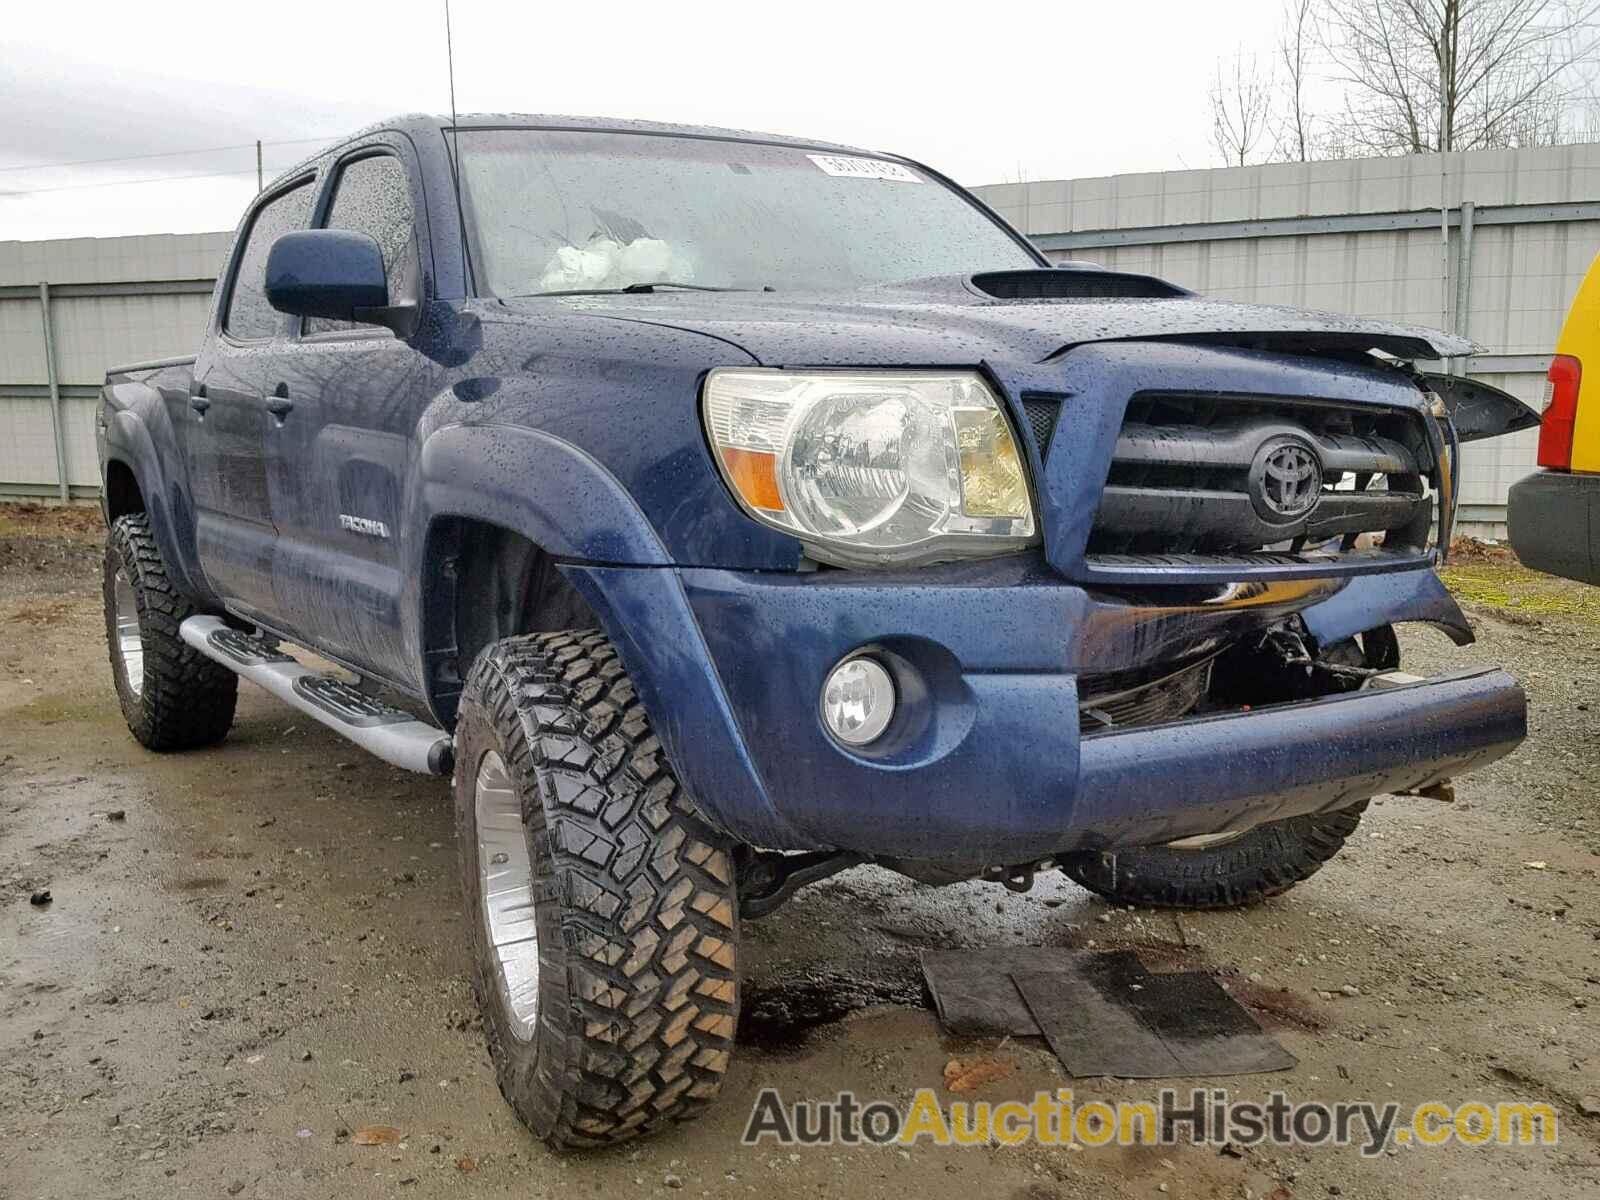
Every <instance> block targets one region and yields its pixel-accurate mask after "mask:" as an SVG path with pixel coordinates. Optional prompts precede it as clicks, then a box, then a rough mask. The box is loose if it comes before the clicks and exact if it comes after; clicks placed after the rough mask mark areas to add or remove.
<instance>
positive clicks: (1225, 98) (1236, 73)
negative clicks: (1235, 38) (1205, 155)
mask: <svg viewBox="0 0 1600 1200" xmlns="http://www.w3.org/2000/svg"><path fill="white" fill-rule="evenodd" d="M1271 115H1272V82H1271V79H1270V77H1264V76H1263V75H1262V72H1261V70H1260V68H1259V67H1258V66H1257V64H1256V60H1255V58H1254V56H1252V55H1247V54H1245V53H1244V52H1243V51H1240V52H1239V53H1238V54H1236V55H1234V57H1233V64H1232V66H1231V68H1228V69H1226V70H1225V69H1224V66H1223V63H1222V62H1221V61H1220V60H1219V61H1218V63H1217V81H1216V83H1215V84H1214V85H1213V86H1212V89H1211V140H1212V141H1213V142H1214V143H1215V144H1216V147H1217V151H1218V153H1220V154H1221V155H1222V161H1223V162H1224V163H1225V164H1226V165H1227V166H1230V167H1242V166H1244V165H1245V164H1246V163H1248V162H1249V161H1250V155H1251V153H1252V152H1253V151H1254V150H1255V148H1256V145H1257V143H1259V142H1260V141H1261V139H1262V137H1263V135H1265V133H1266V132H1267V125H1268V122H1269V120H1270V118H1271Z"/></svg>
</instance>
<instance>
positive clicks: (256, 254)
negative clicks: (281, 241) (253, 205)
mask: <svg viewBox="0 0 1600 1200" xmlns="http://www.w3.org/2000/svg"><path fill="white" fill-rule="evenodd" d="M311 199H312V188H311V181H310V180H309V179H308V180H306V181H305V182H304V183H300V184H296V185H295V186H294V187H292V188H290V189H289V190H288V191H287V192H283V193H281V194H280V195H278V196H276V197H274V198H273V199H272V200H269V201H268V202H267V203H266V204H265V205H264V206H262V208H261V210H260V211H259V212H257V213H256V215H255V220H253V221H251V222H250V230H249V232H248V233H247V234H246V235H245V244H244V251H243V253H241V254H240V255H239V269H238V272H237V273H236V274H235V275H234V277H233V292H232V294H231V295H230V296H229V297H228V312H227V315H226V316H225V317H224V318H223V322H222V327H223V328H224V329H226V330H227V331H228V332H229V333H230V334H232V335H233V336H234V337H236V338H242V339H246V340H248V339H253V338H269V337H271V336H272V335H273V334H275V333H277V332H278V330H279V329H281V328H282V327H283V314H282V313H280V312H279V311H278V310H277V309H275V308H273V307H272V305H270V304H268V303H267V293H266V274H267V254H268V252H270V251H271V249H272V243H273V242H275V241H277V240H278V236H279V235H280V234H284V233H288V232H289V231H290V230H294V229H304V228H305V226H306V221H307V219H308V218H309V217H310V216H311Z"/></svg>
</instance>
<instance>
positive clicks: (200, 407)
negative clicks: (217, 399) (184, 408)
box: [189, 383, 211, 417]
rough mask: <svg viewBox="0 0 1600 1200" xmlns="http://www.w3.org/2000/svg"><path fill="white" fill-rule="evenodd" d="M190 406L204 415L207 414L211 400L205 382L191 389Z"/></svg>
mask: <svg viewBox="0 0 1600 1200" xmlns="http://www.w3.org/2000/svg"><path fill="white" fill-rule="evenodd" d="M189 407H190V408H192V409H194V410H195V412H197V413H199V414H200V415H201V416H202V417H203V416H205V415H206V409H208V408H210V407H211V401H210V400H208V399H207V398H206V385H205V384H203V383H197V384H195V385H194V387H192V388H190V389H189Z"/></svg>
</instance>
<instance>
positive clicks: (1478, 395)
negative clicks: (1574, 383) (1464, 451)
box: [1422, 371, 1539, 442]
mask: <svg viewBox="0 0 1600 1200" xmlns="http://www.w3.org/2000/svg"><path fill="white" fill-rule="evenodd" d="M1422 381H1423V383H1425V384H1426V385H1427V387H1428V390H1429V391H1431V392H1432V393H1433V394H1434V395H1436V396H1438V397H1439V399H1441V400H1443V401H1444V406H1445V407H1446V408H1447V409H1449V410H1450V420H1451V421H1452V422H1453V423H1454V424H1455V427H1456V437H1457V439H1458V440H1460V441H1463V442H1476V441H1481V440H1482V439H1483V438H1492V437H1499V436H1500V435H1501V434H1505V433H1516V432H1517V431H1519V430H1522V429H1532V428H1533V427H1534V426H1535V425H1537V424H1539V414H1538V413H1537V412H1535V411H1534V410H1533V409H1531V408H1529V407H1528V406H1527V405H1526V404H1524V403H1523V402H1522V401H1521V400H1518V399H1517V398H1516V397H1515V396H1513V395H1511V394H1510V393H1509V392H1503V391H1501V390H1500V389H1499V388H1497V387H1493V386H1491V385H1490V384H1487V383H1483V382H1482V381H1480V380H1477V379H1470V378H1468V377H1467V376H1465V375H1436V374H1431V373H1429V372H1427V371H1424V372H1423V373H1422Z"/></svg>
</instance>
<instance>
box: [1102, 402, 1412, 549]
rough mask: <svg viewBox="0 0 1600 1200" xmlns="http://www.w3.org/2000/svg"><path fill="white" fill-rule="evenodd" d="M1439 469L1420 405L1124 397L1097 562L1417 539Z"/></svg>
mask: <svg viewBox="0 0 1600 1200" xmlns="http://www.w3.org/2000/svg"><path fill="white" fill-rule="evenodd" d="M1432 467H1433V462H1432V454H1431V451H1430V450H1429V449H1428V443H1427V439H1426V435H1425V433H1424V430H1423V426H1422V423H1421V418H1420V416H1419V415H1418V414H1416V413H1415V412H1409V411H1406V410H1402V409H1387V408H1377V407H1370V408H1355V407H1351V406H1343V405H1338V404H1334V403H1324V402H1306V401H1283V400H1271V399H1257V398H1244V397H1239V398H1234V397H1210V396H1205V397H1202V396H1174V395H1164V394H1163V395H1141V396H1136V397H1135V398H1134V399H1133V400H1132V401H1130V402H1129V405H1128V410H1127V415H1126V417H1125V418H1124V421H1123V425H1122V429H1121V432H1120V433H1119V435H1118V437H1117V446H1116V452H1115V455H1114V456H1113V461H1112V465H1111V469H1110V472H1109V474H1108V477H1107V480H1106V488H1105V491H1104V493H1103V494H1102V497H1101V501H1100V507H1099V510H1098V512H1097V513H1096V517H1095V523H1094V528H1093V530H1092V532H1091V534H1090V538H1089V545H1088V547H1087V561H1088V564H1089V565H1090V566H1091V567H1100V568H1102V569H1109V568H1121V567H1128V566H1134V565H1197V564H1198V563H1201V562H1203V563H1205V564H1208V565H1217V564H1219V563H1223V562H1226V563H1229V564H1236V565H1241V566H1260V565H1275V566H1285V565H1288V566H1294V565H1304V564H1314V563H1318V562H1324V561H1327V560H1329V559H1337V558H1345V557H1354V556H1357V555H1360V554H1364V553H1374V552H1381V553H1384V554H1388V555H1392V554H1393V553H1394V552H1396V551H1402V552H1404V551H1410V552H1414V553H1420V552H1422V551H1423V550H1425V548H1426V545H1427V538H1428V529H1429V524H1430V521H1431V519H1432V514H1433V496H1432V493H1431V492H1430V491H1429V488H1428V477H1429V473H1430V472H1431V470H1432Z"/></svg>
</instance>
